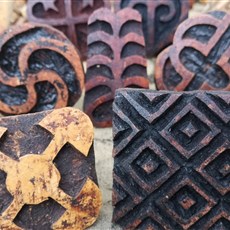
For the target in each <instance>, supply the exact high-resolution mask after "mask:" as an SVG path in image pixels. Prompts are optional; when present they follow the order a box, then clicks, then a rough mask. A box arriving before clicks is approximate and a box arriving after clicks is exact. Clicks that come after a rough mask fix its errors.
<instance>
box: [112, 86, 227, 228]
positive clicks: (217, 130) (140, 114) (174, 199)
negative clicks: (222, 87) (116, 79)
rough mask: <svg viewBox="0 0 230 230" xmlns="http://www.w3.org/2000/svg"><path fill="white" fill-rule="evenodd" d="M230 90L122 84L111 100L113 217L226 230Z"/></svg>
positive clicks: (138, 224) (126, 222)
mask: <svg viewBox="0 0 230 230" xmlns="http://www.w3.org/2000/svg"><path fill="white" fill-rule="evenodd" d="M229 102H230V93H229V92H222V91H216V92H215V91H212V92H205V91H200V92H199V91H193V92H187V93H185V92H184V93H178V92H168V91H152V90H134V89H122V90H118V91H117V93H116V97H115V101H114V106H113V110H114V116H113V135H114V150H113V156H114V171H113V205H114V213H113V222H114V223H116V224H119V225H120V226H121V227H122V229H138V230H146V229H162V230H163V229H171V230H182V229H194V230H195V229H202V230H210V229H229V227H230V199H229V198H230V197H229V195H230V142H229V138H230V123H229V121H230V113H229V111H230V103H229Z"/></svg>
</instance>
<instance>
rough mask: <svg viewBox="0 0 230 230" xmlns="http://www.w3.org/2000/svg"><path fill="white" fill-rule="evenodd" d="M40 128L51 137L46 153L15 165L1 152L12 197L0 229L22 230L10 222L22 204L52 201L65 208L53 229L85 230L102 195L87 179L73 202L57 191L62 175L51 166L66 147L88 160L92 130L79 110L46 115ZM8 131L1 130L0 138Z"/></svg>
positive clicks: (2, 163) (97, 211)
mask: <svg viewBox="0 0 230 230" xmlns="http://www.w3.org/2000/svg"><path fill="white" fill-rule="evenodd" d="M39 126H41V127H43V128H45V129H46V130H47V131H49V132H50V133H52V134H53V139H52V140H51V142H50V144H49V145H48V147H47V148H46V149H45V151H44V152H43V153H42V154H41V155H40V154H28V155H25V156H22V157H20V158H19V161H15V160H13V159H12V158H10V157H8V156H7V155H5V154H4V153H3V152H0V169H1V170H3V171H5V172H6V173H7V178H6V187H7V190H8V191H9V192H10V194H11V195H12V196H13V201H12V202H11V204H10V205H9V207H8V208H7V209H6V210H5V211H3V213H2V214H1V215H0V225H1V228H3V229H5V228H6V229H21V228H19V227H18V226H16V225H15V224H14V223H13V220H14V219H15V217H16V216H17V214H18V213H19V211H20V210H21V209H22V207H23V205H24V204H30V205H31V204H32V205H37V204H40V203H41V202H43V201H45V200H47V199H48V198H52V199H53V200H55V201H56V202H58V203H59V204H60V205H61V206H63V207H64V208H65V212H64V214H63V215H62V216H61V217H60V218H59V219H58V220H57V221H56V222H55V223H54V224H53V225H52V228H53V229H84V228H86V227H88V226H90V225H92V224H93V222H94V221H95V220H96V218H97V216H98V214H99V211H100V207H101V193H100V190H99V188H98V186H97V185H96V184H95V183H94V182H93V181H92V180H91V179H89V178H86V180H85V183H84V185H83V187H82V189H81V190H80V192H79V194H78V195H77V196H76V198H73V197H71V196H69V195H67V194H66V193H65V192H64V191H63V190H62V189H60V188H59V182H60V179H61V175H60V173H59V171H58V169H57V168H56V167H55V165H54V164H53V160H54V158H55V157H56V156H57V154H58V153H59V151H60V150H61V149H62V147H63V146H64V145H65V144H66V143H70V144H71V145H72V146H74V148H76V149H77V150H79V151H80V152H81V153H82V154H83V155H85V156H86V157H87V155H88V152H89V149H90V147H91V145H92V142H93V126H92V123H91V122H90V120H89V118H88V117H87V116H86V115H85V114H84V113H82V112H81V111H79V110H76V109H70V108H65V109H62V110H54V111H53V112H51V113H50V114H48V115H47V116H46V117H45V118H44V119H43V120H42V121H41V122H40V123H39ZM6 131H7V128H3V127H0V136H1V137H2V135H3V134H4V133H5V132H6Z"/></svg>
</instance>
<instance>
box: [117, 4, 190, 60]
mask: <svg viewBox="0 0 230 230" xmlns="http://www.w3.org/2000/svg"><path fill="white" fill-rule="evenodd" d="M125 7H131V8H134V9H136V10H138V11H139V12H140V13H141V15H142V22H143V25H142V26H143V33H144V36H145V43H146V54H147V57H154V56H157V54H158V53H159V52H160V51H162V50H163V49H164V48H165V47H167V46H168V45H169V44H171V43H172V40H173V35H174V33H175V30H176V28H177V26H178V25H179V24H180V23H181V22H182V21H184V20H185V19H186V18H187V17H188V11H189V2H188V1H184V0H173V1H172V0H163V1H162V0H161V1H149V0H144V1H143V0H129V1H126V0H119V1H115V9H117V10H119V9H123V8H125Z"/></svg>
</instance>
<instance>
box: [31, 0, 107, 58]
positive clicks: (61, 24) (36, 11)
mask: <svg viewBox="0 0 230 230" xmlns="http://www.w3.org/2000/svg"><path fill="white" fill-rule="evenodd" d="M104 5H106V6H109V5H110V3H109V1H104V0H77V1H76V0H48V1H47V0H28V11H27V14H28V18H29V20H30V21H32V22H37V23H44V24H48V25H51V26H54V27H55V28H57V29H59V30H61V31H62V32H63V33H65V35H66V36H67V37H68V38H69V39H70V40H71V41H72V42H73V44H75V45H76V46H77V48H78V49H79V51H80V53H81V56H82V58H83V59H84V60H85V59H86V57H87V49H86V47H87V44H86V41H87V21H88V18H89V16H90V15H91V14H92V13H93V11H94V10H96V9H98V8H100V7H103V6H104Z"/></svg>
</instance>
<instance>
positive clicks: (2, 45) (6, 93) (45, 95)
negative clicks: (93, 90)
mask: <svg viewBox="0 0 230 230" xmlns="http://www.w3.org/2000/svg"><path fill="white" fill-rule="evenodd" d="M83 85H84V72H83V67H82V64H81V60H80V56H79V54H78V52H77V50H76V49H75V47H74V46H73V45H72V44H71V42H69V40H68V39H67V38H66V37H65V36H64V35H63V34H62V33H61V32H59V31H58V30H55V29H53V28H51V27H48V26H43V25H38V24H37V25H33V24H24V25H22V26H15V27H11V28H10V29H9V30H8V31H6V32H5V33H3V34H1V35H0V111H1V112H3V113H6V114H20V113H28V112H37V111H43V110H48V109H53V108H60V107H64V106H67V105H74V104H75V103H76V101H77V100H78V98H79V97H80V96H81V92H82V88H83Z"/></svg>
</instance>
